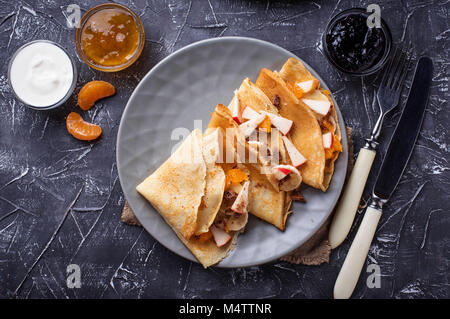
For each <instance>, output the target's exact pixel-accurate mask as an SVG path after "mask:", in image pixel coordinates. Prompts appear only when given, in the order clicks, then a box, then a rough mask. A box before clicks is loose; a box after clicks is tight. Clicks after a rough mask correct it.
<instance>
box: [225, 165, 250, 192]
mask: <svg viewBox="0 0 450 319" xmlns="http://www.w3.org/2000/svg"><path fill="white" fill-rule="evenodd" d="M246 180H248V176H247V174H245V172H244V171H243V170H240V169H239V168H233V169H230V170H229V171H228V172H226V174H225V189H228V188H229V187H230V186H231V184H239V183H241V182H243V181H246Z"/></svg>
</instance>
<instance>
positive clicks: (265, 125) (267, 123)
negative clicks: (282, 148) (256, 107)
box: [258, 115, 272, 133]
mask: <svg viewBox="0 0 450 319" xmlns="http://www.w3.org/2000/svg"><path fill="white" fill-rule="evenodd" d="M271 124H272V123H271V121H270V117H268V116H267V115H266V118H265V119H264V121H262V122H261V123H260V124H259V125H258V127H259V128H260V129H263V130H264V131H266V132H267V133H270V132H271V131H272V127H271Z"/></svg>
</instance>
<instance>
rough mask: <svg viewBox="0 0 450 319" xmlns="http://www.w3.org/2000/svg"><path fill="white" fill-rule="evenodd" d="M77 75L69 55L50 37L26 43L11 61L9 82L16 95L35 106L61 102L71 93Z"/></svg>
mask: <svg viewBox="0 0 450 319" xmlns="http://www.w3.org/2000/svg"><path fill="white" fill-rule="evenodd" d="M75 78H76V71H75V67H74V65H73V63H72V60H71V58H70V57H69V55H68V54H67V53H66V52H65V51H64V50H63V49H62V48H60V47H59V46H58V45H56V44H54V43H52V42H50V41H45V40H38V41H33V42H30V43H28V44H26V45H24V46H23V47H21V48H20V49H19V50H17V52H16V53H15V54H14V56H13V58H12V60H11V62H10V67H9V83H10V85H11V87H12V89H13V91H14V93H15V95H16V97H17V98H18V99H20V100H21V101H22V102H23V103H25V104H27V105H29V106H32V107H36V108H46V107H50V106H57V105H60V104H62V103H63V102H64V101H65V100H66V99H67V98H68V97H69V95H70V93H72V91H73V89H74V86H75V82H76V79H75Z"/></svg>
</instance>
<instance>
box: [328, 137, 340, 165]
mask: <svg viewBox="0 0 450 319" xmlns="http://www.w3.org/2000/svg"><path fill="white" fill-rule="evenodd" d="M333 135H334V136H333V145H332V146H331V148H326V149H325V159H327V160H328V159H330V158H333V157H334V153H336V152H342V144H341V141H340V140H339V137H338V136H337V135H336V134H333Z"/></svg>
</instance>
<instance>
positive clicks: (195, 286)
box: [0, 0, 450, 298]
mask: <svg viewBox="0 0 450 319" xmlns="http://www.w3.org/2000/svg"><path fill="white" fill-rule="evenodd" d="M74 2H75V3H78V4H79V5H80V6H81V8H82V9H83V11H85V10H87V9H89V8H90V7H92V6H93V5H94V4H96V3H97V2H96V1H92V0H85V1H79V2H78V1H73V0H72V1H53V0H45V1H44V0H42V1H31V0H30V1H27V2H25V1H0V46H1V50H0V57H1V58H2V60H3V63H2V65H1V66H0V68H1V71H0V94H1V98H0V297H3V298H8V297H19V298H86V297H89V298H95V297H104V298H117V297H123V298H139V297H146V298H148V297H177V298H207V297H219V298H233V297H250V298H270V297H284V298H286V297H292V298H303V297H317V298H328V297H331V296H332V289H333V285H334V281H335V278H336V276H337V274H338V271H339V267H340V266H341V264H342V262H343V259H344V257H345V254H346V252H347V250H348V248H349V245H350V241H349V240H347V241H345V242H344V244H343V245H342V246H341V247H340V248H338V249H337V250H335V251H333V252H332V255H331V260H330V264H324V265H322V266H319V267H306V266H297V265H291V264H289V263H286V262H275V263H271V264H267V265H263V266H260V267H252V268H246V269H234V270H225V269H215V268H211V269H208V270H204V269H202V268H201V267H200V266H199V265H198V264H195V263H191V262H188V261H186V260H184V259H182V258H181V257H178V256H176V255H174V254H173V253H171V252H169V251H168V250H166V249H165V248H164V247H162V246H161V245H159V244H158V243H157V242H155V240H154V239H153V238H152V237H151V236H150V235H148V234H147V233H146V232H145V231H143V230H142V229H140V228H137V227H131V226H126V225H124V224H122V223H121V222H120V213H121V210H122V206H123V204H124V198H123V194H122V191H121V188H120V183H119V180H118V176H117V167H116V164H115V142H116V135H117V129H118V124H119V121H120V117H121V114H122V111H123V108H124V107H125V104H126V102H127V99H128V97H129V96H130V94H131V92H132V91H133V88H134V87H135V86H136V85H137V83H138V82H139V80H140V79H141V78H142V77H143V76H144V75H145V73H146V72H147V71H148V70H150V69H151V67H152V66H154V65H155V64H156V63H157V62H158V61H160V60H161V59H162V58H164V57H165V56H167V55H168V54H170V53H171V52H173V51H175V50H177V49H179V48H181V47H183V46H185V45H187V44H189V43H192V42H195V41H197V40H201V39H205V38H210V37H218V36H232V35H240V36H250V37H255V38H259V39H263V40H266V41H270V42H273V43H275V44H278V45H280V46H282V47H284V48H286V49H288V50H290V51H292V52H293V53H295V54H296V55H298V56H300V57H302V58H303V59H304V60H305V61H306V62H307V63H309V64H310V65H311V66H312V67H313V68H314V69H315V70H317V71H318V72H319V73H320V74H321V75H322V77H323V78H324V79H325V81H326V82H327V84H328V85H329V86H330V87H331V88H332V91H333V93H334V96H335V98H336V99H337V101H338V103H339V105H340V106H341V111H342V113H343V115H344V118H345V121H346V123H347V125H349V126H351V127H353V129H354V132H355V135H354V139H355V146H356V150H358V149H359V148H360V147H361V146H362V144H363V138H364V137H366V136H367V135H368V134H369V132H370V128H371V126H372V125H373V124H374V122H375V120H376V117H377V113H378V112H377V104H376V101H375V99H374V93H375V90H376V87H377V81H376V78H375V77H374V76H372V77H368V78H355V79H351V78H348V77H345V76H343V75H342V74H339V73H338V72H336V71H334V70H333V69H332V67H330V66H329V65H328V63H327V62H326V60H325V58H324V56H323V54H322V52H321V48H320V37H321V34H322V32H323V31H324V28H325V26H326V23H327V21H328V19H329V18H330V17H331V16H332V15H334V14H335V13H337V12H339V11H341V10H343V9H347V8H350V7H354V6H364V5H368V4H370V3H372V2H373V1H362V2H359V1H345V0H344V1H325V0H324V1H315V2H313V1H280V2H275V1H245V2H244V1H219V0H215V1H214V0H210V1H192V2H190V1H146V2H144V1H138V0H136V1H120V2H121V3H124V4H126V5H128V6H129V7H130V8H131V9H133V10H134V11H135V12H137V13H138V14H139V16H140V17H141V19H142V21H143V23H144V26H145V31H146V41H147V42H146V46H145V48H144V51H143V54H142V56H141V57H140V59H139V60H138V62H137V63H136V64H135V65H133V66H132V67H130V68H129V69H127V70H125V71H122V72H119V73H114V74H105V73H101V72H98V71H95V70H93V69H90V68H89V67H87V66H86V65H85V64H84V63H82V62H81V61H80V60H79V59H76V61H77V66H78V69H79V73H80V75H79V78H78V87H77V89H79V88H80V86H81V85H82V84H84V83H85V82H87V81H90V80H93V79H97V80H99V79H102V80H106V81H110V82H111V83H113V84H114V85H115V86H116V87H117V89H118V93H117V95H116V96H115V97H113V98H110V99H108V100H105V101H103V102H100V103H98V104H97V106H96V107H94V108H92V109H91V110H90V111H89V112H87V113H85V114H84V117H85V118H86V119H87V120H90V121H92V122H94V123H98V124H100V125H101V126H102V128H103V130H104V134H103V136H102V138H101V139H100V140H99V141H97V142H93V143H86V142H81V141H77V140H75V139H73V138H72V137H71V136H69V135H68V133H67V131H66V128H65V116H67V114H68V113H69V112H70V111H72V110H77V107H76V105H75V104H76V99H75V96H73V97H72V98H71V99H70V100H69V101H68V102H67V103H66V104H65V106H64V107H63V108H61V109H58V110H57V111H50V112H48V111H47V112H39V111H34V110H31V109H28V108H26V107H25V106H23V105H21V104H20V103H18V102H16V101H15V100H14V98H13V96H12V94H11V91H10V89H9V86H8V84H7V76H6V72H7V61H8V59H9V57H10V56H11V55H12V53H13V52H14V51H15V50H16V49H17V48H18V47H19V46H21V45H22V44H24V43H26V42H28V41H31V40H34V39H49V40H53V41H56V42H58V43H60V44H62V45H63V46H65V47H66V48H67V49H68V51H69V52H70V53H71V54H72V55H73V56H74V57H76V53H75V48H74V41H73V39H74V33H75V31H74V30H71V29H68V28H67V27H66V23H65V18H64V15H63V13H64V12H65V9H66V7H67V5H68V4H70V3H74ZM377 3H379V4H380V5H381V8H382V16H383V18H384V19H385V20H386V22H387V24H388V25H389V26H390V28H391V31H392V35H393V39H394V42H395V43H396V44H398V43H403V42H405V41H411V42H412V44H413V52H414V53H415V54H416V55H422V54H427V55H429V56H430V57H432V59H433V61H434V66H435V73H434V75H433V85H432V89H431V96H430V103H429V107H428V109H427V113H426V116H425V120H424V125H423V129H422V132H421V134H420V137H419V139H418V142H417V146H416V148H415V151H414V153H413V155H412V158H411V162H410V164H409V166H408V168H407V170H406V172H405V174H404V176H403V178H402V180H401V182H400V184H399V188H398V190H397V192H396V193H395V194H394V196H393V198H392V200H391V202H390V203H389V205H388V206H387V207H386V211H385V214H384V215H383V216H382V219H381V222H380V226H379V228H378V231H377V233H376V236H375V237H376V238H375V240H374V242H373V245H372V248H371V250H370V253H369V259H368V262H369V263H376V264H378V265H380V267H381V272H382V278H381V288H380V289H369V288H367V287H366V284H365V280H366V277H367V274H366V273H363V275H362V277H361V280H360V282H359V284H358V286H357V288H356V290H355V293H354V297H356V298H379V297H393V298H411V297H415V298H420V297H428V298H442V297H446V298H449V297H450V287H449V273H450V271H449V258H450V238H449V227H450V218H449V208H450V205H449V202H448V197H449V188H448V186H449V163H448V159H449V156H448V154H449V149H450V145H449V143H450V140H449V133H448V123H449V120H450V118H449V112H448V110H447V108H448V98H449V92H448V86H449V85H448V76H449V75H448V63H449V59H448V56H449V39H448V37H449V30H450V29H449V21H450V19H449V9H450V5H449V1H444V0H440V1H432V0H430V1H406V0H405V1H377ZM409 83H410V82H408V84H409ZM398 117H399V113H398V111H397V112H395V113H394V114H393V115H392V116H390V117H389V118H388V119H387V121H386V125H385V130H384V131H383V135H382V138H381V142H382V145H381V152H380V153H381V154H384V150H385V149H386V143H383V142H386V141H387V140H388V139H389V136H390V134H391V133H392V130H393V128H394V125H395V122H396V120H397V119H398ZM378 166H379V156H378V157H377V159H376V162H375V166H374V168H373V171H376V170H377V169H378ZM373 180H374V174H372V175H371V176H370V179H369V185H372V184H373ZM368 188H369V187H368ZM368 195H369V192H368V191H366V193H365V195H364V198H366V199H367V198H368ZM360 217H361V216H358V219H357V221H358V222H359V221H360ZM354 234H355V229H353V230H352V233H351V235H350V239H351V238H352V237H353V236H354ZM71 263H75V264H79V265H80V266H81V271H82V287H81V288H80V289H68V288H67V286H66V267H67V265H68V264H71Z"/></svg>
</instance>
